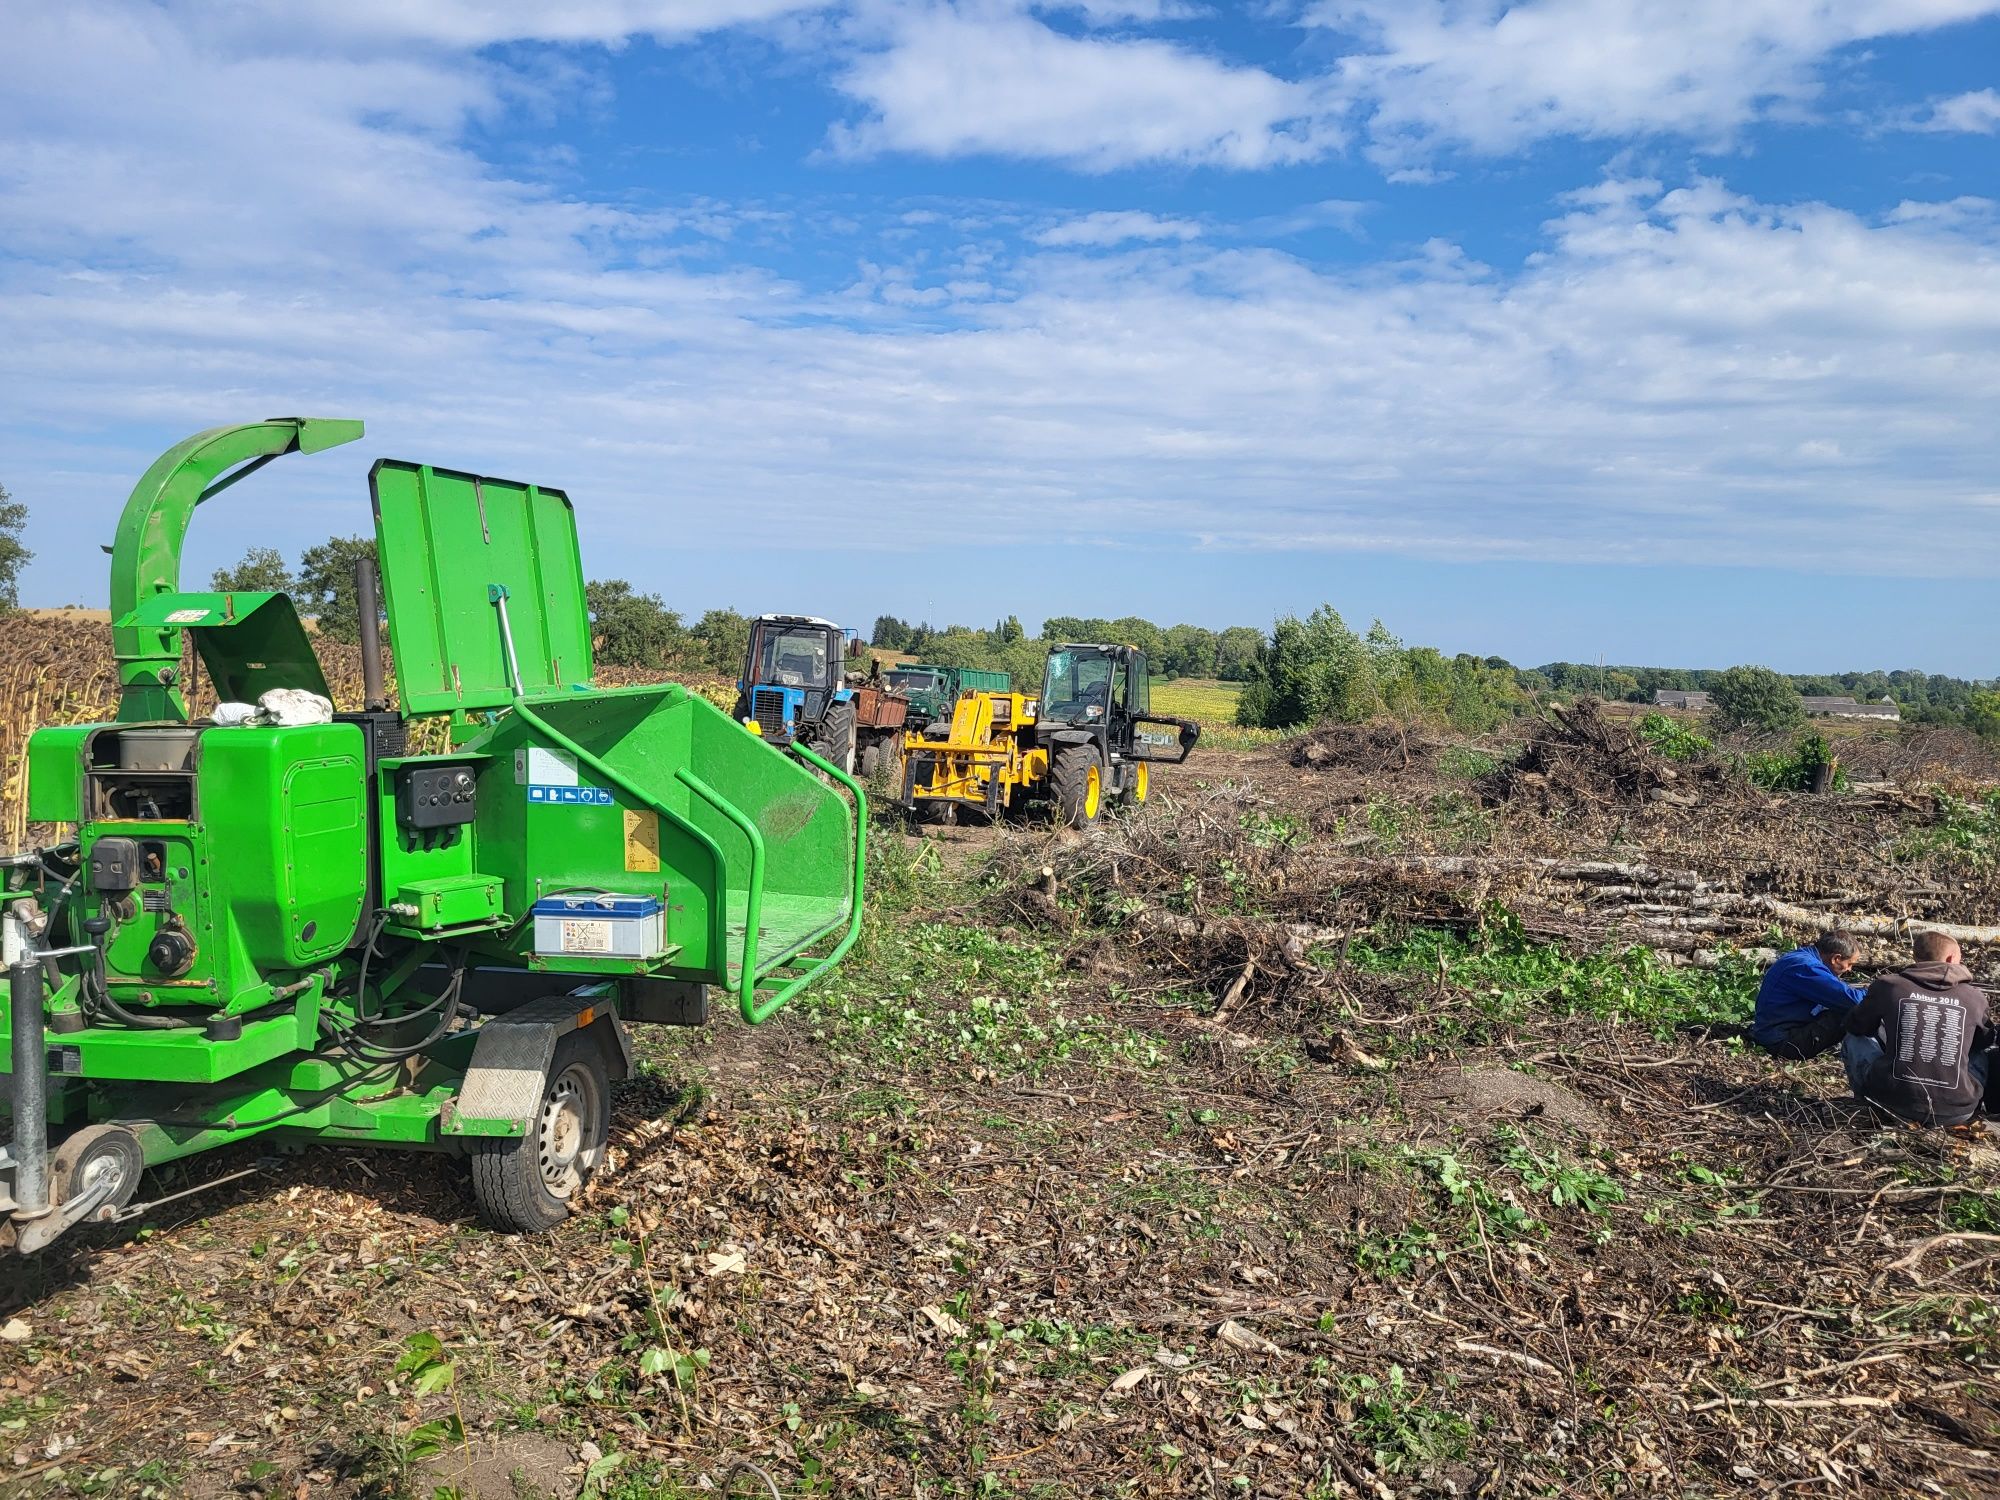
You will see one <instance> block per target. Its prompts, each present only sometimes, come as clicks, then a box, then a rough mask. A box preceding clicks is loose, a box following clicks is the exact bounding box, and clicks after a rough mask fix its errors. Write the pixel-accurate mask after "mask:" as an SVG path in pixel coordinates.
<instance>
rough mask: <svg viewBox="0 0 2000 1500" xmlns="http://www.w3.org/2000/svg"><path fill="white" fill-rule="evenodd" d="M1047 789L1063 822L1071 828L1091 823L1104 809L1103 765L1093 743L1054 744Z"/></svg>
mask: <svg viewBox="0 0 2000 1500" xmlns="http://www.w3.org/2000/svg"><path fill="white" fill-rule="evenodd" d="M1049 790H1050V791H1051V792H1052V793H1053V794H1054V796H1055V803H1056V816H1057V817H1058V818H1060V819H1061V820H1062V821H1063V822H1065V823H1067V824H1068V825H1069V826H1070V827H1072V828H1088V827H1089V826H1090V825H1091V824H1093V823H1095V822H1096V821H1097V815H1098V813H1100V812H1101V811H1103V809H1104V765H1103V762H1101V761H1099V760H1098V758H1097V748H1096V746H1094V745H1061V746H1058V747H1057V749H1056V753H1055V758H1054V759H1053V760H1052V761H1051V762H1050V765H1049Z"/></svg>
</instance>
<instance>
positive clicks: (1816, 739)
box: [1743, 730, 1851, 792]
mask: <svg viewBox="0 0 2000 1500" xmlns="http://www.w3.org/2000/svg"><path fill="white" fill-rule="evenodd" d="M1829 765H1830V766H1832V767H1833V782H1832V789H1833V790H1834V791H1836V792H1844V791H1846V790H1847V789H1848V787H1849V785H1851V783H1850V781H1849V778H1848V775H1847V768H1846V767H1845V766H1843V765H1841V763H1840V757H1839V756H1837V755H1835V754H1834V753H1833V746H1831V745H1829V744H1828V743H1827V740H1826V736H1825V735H1823V734H1821V733H1820V732H1819V731H1818V730H1813V731H1811V732H1810V733H1807V734H1802V735H1800V736H1799V737H1798V739H1797V740H1796V741H1795V742H1794V743H1793V745H1792V748H1791V749H1790V750H1789V751H1783V750H1753V751H1751V752H1750V753H1749V754H1748V755H1746V756H1744V757H1743V774H1744V775H1745V776H1748V777H1749V778H1750V780H1751V781H1752V782H1754V783H1755V784H1756V785H1758V786H1761V787H1763V788H1764V789H1765V790H1766V791H1771V792H1809V791H1811V790H1812V789H1813V784H1814V783H1815V782H1816V781H1817V780H1818V779H1819V774H1820V770H1821V768H1822V767H1824V766H1829Z"/></svg>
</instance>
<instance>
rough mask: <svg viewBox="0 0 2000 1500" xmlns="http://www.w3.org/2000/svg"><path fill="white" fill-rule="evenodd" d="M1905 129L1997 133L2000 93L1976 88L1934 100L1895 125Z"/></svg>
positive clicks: (1999, 116)
mask: <svg viewBox="0 0 2000 1500" xmlns="http://www.w3.org/2000/svg"><path fill="white" fill-rule="evenodd" d="M1898 123H1899V124H1900V125H1901V126H1902V128H1903V129H1905V130H1929V131H1952V132H1956V133H1960V134H1964V135H1992V134H1993V133H1994V132H1995V131H2000V91H1995V90H1993V89H1975V90H1974V91H1973V92H1971V93H1969V94H1954V95H1952V96H1951V97H1950V98H1948V99H1933V100H1932V101H1931V102H1930V103H1929V104H1928V105H1927V106H1925V108H1923V109H1922V110H1919V111H1915V112H1913V113H1911V114H1908V115H1906V116H1904V117H1903V118H1902V119H1901V120H1900V121H1899V122H1898Z"/></svg>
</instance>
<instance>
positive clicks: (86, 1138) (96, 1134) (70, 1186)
mask: <svg viewBox="0 0 2000 1500" xmlns="http://www.w3.org/2000/svg"><path fill="white" fill-rule="evenodd" d="M145 1170H146V1156H145V1153H144V1152H143V1151H142V1150H141V1149H140V1147H139V1138H138V1137H137V1136H135V1135H133V1134H132V1132H131V1131H129V1130H126V1129H125V1128H124V1127H122V1126H118V1125H86V1126H84V1127H83V1129H81V1130H79V1131H77V1132H76V1134H74V1135H72V1136H71V1137H70V1138H69V1139H68V1140H66V1141H64V1142H63V1143H62V1144H61V1145H60V1146H58V1147H56V1149H55V1154H54V1156H52V1157H51V1158H50V1160H49V1185H50V1187H51V1188H52V1189H53V1191H54V1194H55V1199H56V1202H58V1203H73V1202H75V1201H76V1200H77V1199H78V1198H80V1197H82V1196H83V1195H84V1194H85V1193H87V1192H89V1191H90V1190H91V1189H92V1188H93V1187H95V1186H97V1184H98V1183H100V1182H102V1181H103V1180H104V1179H105V1178H106V1177H109V1178H110V1179H111V1195H110V1196H109V1197H108V1198H106V1199H105V1200H104V1202H103V1203H102V1204H101V1205H99V1207H100V1209H102V1208H113V1209H117V1208H123V1207H124V1206H125V1205H126V1204H128V1203H130V1202H131V1201H132V1197H133V1195H134V1194H135V1193H137V1192H138V1191H139V1178H140V1176H141V1175H142V1174H143V1173H144V1172H145Z"/></svg>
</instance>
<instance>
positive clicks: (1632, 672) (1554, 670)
mask: <svg viewBox="0 0 2000 1500" xmlns="http://www.w3.org/2000/svg"><path fill="white" fill-rule="evenodd" d="M1725 670H1726V671H1737V670H1739V669H1738V668H1734V667H1731V668H1727V669H1725ZM1723 675H1724V671H1723V670H1712V669H1708V668H1680V667H1605V666H1592V665H1589V664H1587V663H1583V662H1571V661H1557V662H1550V663H1549V664H1548V665H1547V666H1543V667H1537V668H1535V669H1534V672H1533V673H1532V676H1533V677H1534V678H1537V679H1539V680H1540V682H1541V683H1543V684H1546V686H1547V688H1548V690H1549V691H1551V692H1556V693H1562V694H1565V695H1570V696H1577V695H1581V694H1585V693H1588V694H1590V695H1592V696H1593V697H1598V698H1618V699H1623V700H1625V701H1626V702H1628V703H1651V702H1652V701H1653V695H1654V693H1656V692H1658V691H1659V690H1661V689H1663V688H1665V689H1672V690H1679V691H1691V692H1705V693H1711V694H1712V693H1713V692H1714V691H1715V686H1716V683H1717V681H1718V680H1720V679H1721V678H1722V677H1723ZM1785 681H1786V682H1787V683H1789V684H1790V685H1791V687H1792V688H1793V689H1794V690H1795V691H1797V692H1798V693H1801V694H1806V695H1809V696H1814V697H1829V698H1832V697H1841V696H1846V697H1850V698H1854V699H1857V700H1859V701H1861V702H1863V703H1871V702H1879V701H1881V700H1882V699H1884V698H1887V699H1889V700H1891V701H1892V702H1894V703H1895V704H1896V705H1897V706H1898V707H1899V708H1900V709H1901V710H1902V715H1903V718H1904V719H1905V720H1906V721H1908V722H1911V723H1919V724H1965V725H1970V724H1971V722H1972V719H1973V717H1974V716H1975V714H1976V713H1978V712H1979V710H1978V709H1977V708H1976V707H1975V705H1974V702H1973V700H1974V699H1975V697H1978V696H1980V695H1982V694H1985V693H1986V692H1987V688H1986V685H1985V684H1983V683H1979V682H1974V681H1971V680H1969V679H1967V678H1964V677H1947V676H1944V675H1942V674H1939V673H1933V672H1917V671H1898V672H1880V671H1877V672H1835V673H1823V674H1817V675H1814V674H1794V675H1792V676H1789V677H1786V678H1785Z"/></svg>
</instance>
